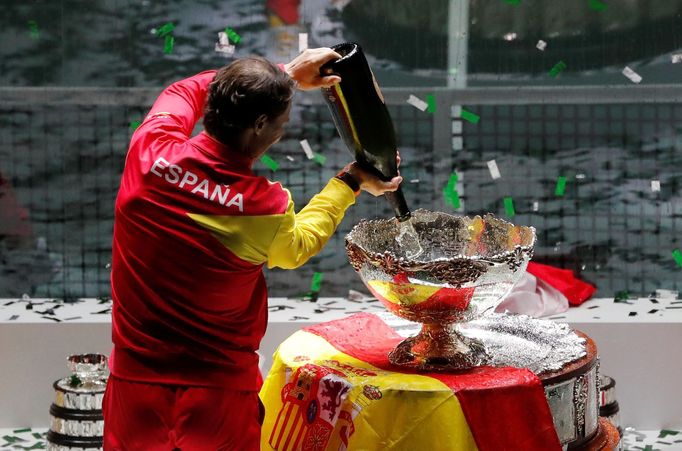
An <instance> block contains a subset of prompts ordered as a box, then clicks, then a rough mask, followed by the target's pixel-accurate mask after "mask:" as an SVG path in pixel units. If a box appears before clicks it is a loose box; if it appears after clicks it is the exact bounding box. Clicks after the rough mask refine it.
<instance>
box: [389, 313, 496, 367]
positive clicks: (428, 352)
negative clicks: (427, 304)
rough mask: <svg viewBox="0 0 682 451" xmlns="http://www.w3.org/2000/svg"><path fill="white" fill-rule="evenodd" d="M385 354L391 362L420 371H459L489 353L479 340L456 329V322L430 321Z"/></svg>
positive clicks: (478, 361)
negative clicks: (440, 322) (415, 333)
mask: <svg viewBox="0 0 682 451" xmlns="http://www.w3.org/2000/svg"><path fill="white" fill-rule="evenodd" d="M388 358H389V360H390V362H391V363H392V364H394V365H399V366H404V367H409V368H413V369H417V370H420V371H461V370H467V369H470V368H473V367H476V366H480V365H484V364H485V363H486V362H487V361H488V359H489V356H488V353H487V352H486V350H485V346H484V345H483V343H482V342H481V341H480V340H477V339H474V338H468V337H465V336H464V335H462V334H461V332H459V330H457V323H449V324H437V323H430V324H423V325H422V328H421V331H419V334H417V335H416V336H414V337H410V338H407V339H405V340H403V341H401V342H400V344H398V346H396V348H395V349H394V350H393V351H391V353H390V354H389V356H388Z"/></svg>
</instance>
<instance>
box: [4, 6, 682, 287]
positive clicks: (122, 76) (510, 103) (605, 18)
mask: <svg viewBox="0 0 682 451" xmlns="http://www.w3.org/2000/svg"><path fill="white" fill-rule="evenodd" d="M0 5H1V6H2V11H3V14H2V16H0V298H2V297H14V296H21V295H23V294H27V295H29V296H31V297H57V298H64V299H67V300H70V299H76V298H80V297H107V296H109V294H110V286H109V261H110V256H111V237H112V232H113V230H112V227H113V206H114V201H115V197H116V193H117V190H118V184H119V179H120V174H121V171H122V168H123V164H124V159H125V155H126V150H127V145H128V142H129V140H130V136H131V134H132V131H133V130H134V128H135V126H136V123H137V122H138V121H141V120H142V119H143V117H144V116H145V115H146V112H147V110H148V109H149V107H150V106H151V103H152V102H153V100H154V99H155V97H156V96H157V95H158V94H159V93H160V91H161V90H162V89H163V88H164V87H165V86H167V85H168V84H170V83H171V82H173V81H175V80H178V79H181V78H184V77H187V76H190V75H193V74H195V73H197V72H200V71H202V70H206V69H209V68H218V67H220V66H223V65H226V64H229V62H230V61H232V60H233V59H234V58H239V57H244V56H248V55H252V54H257V55H262V56H265V57H267V58H269V59H271V60H273V61H275V62H278V63H279V62H287V61H289V60H290V59H291V58H293V57H294V56H295V55H296V54H298V53H299V35H300V34H301V33H306V34H307V40H308V46H309V47H318V46H331V45H334V44H336V43H340V42H344V41H356V42H358V43H360V44H361V46H362V47H363V48H364V50H365V52H366V53H367V55H368V59H369V61H370V64H371V66H372V69H373V70H374V73H375V76H376V78H377V81H378V82H379V84H380V86H381V87H382V88H383V91H384V94H385V97H386V100H387V103H388V105H389V109H390V112H391V115H392V118H393V121H394V123H395V127H396V132H397V134H398V142H399V147H400V152H401V156H402V160H403V164H402V167H401V172H402V175H403V176H404V179H405V183H404V191H405V194H406V197H407V200H408V202H409V204H410V207H411V208H412V209H416V208H427V209H435V210H443V211H449V212H457V213H460V214H483V213H486V212H492V213H495V214H497V215H500V216H502V217H506V218H508V219H510V220H512V221H513V222H515V223H518V224H527V225H532V226H534V227H536V228H537V230H538V238H539V241H538V246H537V249H536V256H535V258H534V260H535V261H539V262H544V263H549V264H552V265H555V266H560V267H563V268H569V269H573V270H574V271H576V273H578V274H579V276H580V277H581V278H583V279H585V280H587V281H589V282H592V283H594V284H595V285H596V286H597V287H598V290H599V291H598V293H597V296H601V297H611V296H613V295H614V294H615V293H616V292H618V291H623V290H627V291H629V292H630V293H632V294H647V293H649V292H651V291H653V290H655V289H657V288H665V289H678V290H679V289H681V288H682V265H680V264H677V263H676V261H675V259H674V257H673V251H674V250H675V249H680V248H682V239H681V237H682V169H680V165H681V163H682V104H681V103H680V101H682V90H681V89H680V88H682V84H681V82H682V42H681V39H682V0H666V1H654V0H604V1H600V0H573V1H571V2H567V1H566V0H471V1H467V0H331V1H330V0H269V1H267V2H266V1H262V0H229V1H224V0H223V1H216V0H203V1H202V0H192V1H188V0H176V1H173V2H160V1H152V0H136V1H132V0H131V1H114V0H112V1H104V0H92V1H63V0H50V1H27V0H21V1H20V0H0ZM167 23H172V24H173V26H174V28H173V30H172V32H170V36H171V37H172V45H169V43H168V38H167V37H162V36H159V34H160V31H159V30H160V29H167V28H168V27H166V28H162V27H164V25H165V24H167ZM228 27H229V28H231V29H232V30H233V31H234V32H236V33H237V34H238V35H239V36H240V37H241V39H240V40H239V42H237V43H234V42H233V44H234V45H235V49H234V52H233V53H229V52H218V51H216V42H217V41H218V33H219V32H220V31H224V30H225V29H226V28H228ZM678 54H679V56H677V55H678ZM626 67H627V68H629V69H630V71H632V72H634V73H635V75H630V78H628V77H626V76H625V75H624V74H623V70H624V69H625V68H626ZM626 72H627V71H626ZM637 76H639V77H641V80H640V79H639V78H638V77H637ZM411 95H414V96H416V97H418V98H420V99H422V100H428V101H429V103H430V107H429V108H428V109H427V110H426V111H421V110H420V109H417V108H415V107H414V106H412V105H411V104H409V103H407V99H408V98H409V97H410V96H411ZM462 111H469V112H472V113H475V114H476V115H478V116H479V117H480V120H479V121H478V122H476V121H475V120H472V119H471V117H470V116H467V117H468V118H469V120H467V119H463V118H462V117H461V116H462V114H461V112H462ZM198 130H199V128H198V129H197V131H198ZM302 139H307V140H308V142H309V143H310V144H311V146H312V147H313V150H314V151H315V152H318V153H320V154H322V155H324V156H325V157H326V161H325V163H324V164H323V165H319V164H317V163H315V162H314V161H312V160H307V159H306V158H305V155H304V153H303V151H302V149H301V147H300V144H299V142H300V140H302ZM269 155H270V156H271V157H272V158H273V159H275V160H276V161H277V162H278V163H279V169H278V170H277V171H276V172H272V171H270V170H269V169H268V168H267V167H265V166H264V165H262V164H261V163H257V164H256V166H255V169H256V171H257V172H258V173H260V174H263V175H266V176H268V177H269V178H271V179H273V180H279V181H282V183H283V184H284V186H285V187H287V188H289V189H290V190H291V192H292V194H293V196H294V199H295V200H296V203H297V206H298V208H301V207H302V206H303V205H305V203H306V202H307V201H308V200H309V199H310V198H311V197H312V196H313V195H314V194H315V193H317V192H318V191H319V190H320V189H321V188H322V186H324V184H325V183H326V181H327V180H328V179H329V178H331V177H332V176H333V175H334V174H335V173H336V172H337V171H338V170H339V169H340V168H341V167H342V166H343V165H345V164H346V163H347V162H348V161H350V159H351V158H350V155H349V154H348V153H347V150H346V149H345V147H344V146H343V144H342V143H341V140H340V139H339V137H338V135H337V133H336V130H335V128H334V125H333V123H332V120H331V115H330V114H329V112H328V110H327V107H326V106H325V105H324V104H323V100H322V98H321V95H320V93H319V92H310V93H298V94H297V96H296V100H295V105H294V109H293V111H292V114H291V122H290V125H289V127H288V129H287V135H286V137H285V139H283V140H282V141H281V142H280V143H278V144H277V145H275V146H274V147H273V148H272V149H271V150H270V152H269ZM287 157H289V158H287ZM291 160H293V161H291ZM491 160H494V161H495V163H496V165H497V167H498V168H499V171H500V174H501V178H497V179H493V178H492V176H491V173H490V171H489V167H488V162H490V161H491ZM453 172H456V173H457V174H458V185H457V191H458V193H459V197H460V199H461V206H460V208H458V209H456V210H455V209H454V208H453V207H452V206H451V205H450V204H448V203H447V202H446V201H445V199H444V196H443V188H445V186H446V185H447V183H448V180H449V178H450V175H451V174H452V173H453ZM560 177H564V178H565V183H566V184H565V191H564V192H563V194H557V190H556V187H557V184H558V181H559V180H560ZM504 198H512V199H513V203H514V210H515V214H514V216H513V217H512V216H511V214H510V212H509V211H508V210H507V209H505V205H504V201H503V199H504ZM390 215H391V212H390V210H389V208H388V204H387V203H386V202H385V201H384V200H383V199H382V198H377V199H375V198H372V197H371V196H369V195H367V194H364V195H363V196H361V197H360V198H359V200H358V202H357V204H356V205H355V206H354V207H352V208H351V210H349V212H348V215H347V216H346V218H345V219H344V221H343V223H342V224H341V226H340V228H339V231H337V233H336V234H335V236H334V237H333V238H332V240H331V241H330V242H329V244H328V245H327V246H326V247H325V249H324V250H323V251H322V252H321V253H320V254H319V255H318V256H316V257H314V258H313V259H311V260H310V261H309V262H308V263H307V264H306V265H305V266H303V267H302V268H299V269H297V270H295V271H293V272H291V271H279V270H276V271H268V274H267V276H266V277H267V279H268V282H269V287H270V296H272V297H274V296H292V297H294V296H300V295H301V294H302V293H305V292H306V291H308V290H309V289H310V281H311V278H312V274H313V272H322V273H323V281H322V289H321V293H320V294H321V296H345V295H346V294H347V293H348V289H349V288H354V289H362V284H361V282H360V280H359V278H358V277H357V276H356V275H355V274H354V272H353V270H352V269H351V267H350V265H349V264H348V261H347V258H346V254H345V250H344V236H345V234H346V233H347V232H348V231H349V230H350V228H351V227H352V226H353V225H354V224H356V223H357V222H358V221H359V220H360V219H362V218H372V217H389V216H390Z"/></svg>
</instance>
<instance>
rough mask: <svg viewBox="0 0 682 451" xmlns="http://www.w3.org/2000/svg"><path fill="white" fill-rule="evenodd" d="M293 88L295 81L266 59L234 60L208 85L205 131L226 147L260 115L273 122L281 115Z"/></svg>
mask: <svg viewBox="0 0 682 451" xmlns="http://www.w3.org/2000/svg"><path fill="white" fill-rule="evenodd" d="M294 88H295V82H294V80H292V79H291V77H289V75H287V74H286V73H285V72H284V71H283V70H281V69H280V68H279V67H277V66H276V65H274V64H273V63H271V62H270V61H268V60H266V59H265V58H260V57H251V58H244V59H239V60H236V61H234V62H232V63H231V64H229V65H228V66H226V67H223V68H222V69H220V70H219V71H218V73H217V74H216V76H215V78H214V79H213V81H212V82H211V84H210V85H209V88H208V96H207V99H206V108H205V110H204V128H205V129H206V131H207V132H208V133H209V134H210V135H212V136H214V137H215V138H216V139H218V141H220V142H222V143H226V144H229V143H231V142H233V140H234V139H235V138H236V136H237V135H239V134H240V133H241V132H242V131H244V130H246V129H247V128H249V127H252V126H253V124H254V122H255V121H256V119H257V118H258V117H259V116H260V115H262V114H265V115H267V117H268V119H274V118H276V117H278V116H279V115H281V114H282V113H284V112H285V111H286V109H287V107H288V106H289V103H290V102H291V98H292V97H293V95H294Z"/></svg>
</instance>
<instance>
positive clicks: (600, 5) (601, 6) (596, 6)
mask: <svg viewBox="0 0 682 451" xmlns="http://www.w3.org/2000/svg"><path fill="white" fill-rule="evenodd" d="M607 7H608V5H607V4H606V3H604V2H601V1H599V0H590V8H591V9H593V10H595V11H604V10H605V9H606V8H607Z"/></svg>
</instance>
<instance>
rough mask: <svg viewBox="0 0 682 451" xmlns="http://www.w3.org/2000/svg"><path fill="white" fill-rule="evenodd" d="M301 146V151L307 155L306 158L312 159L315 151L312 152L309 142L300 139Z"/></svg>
mask: <svg viewBox="0 0 682 451" xmlns="http://www.w3.org/2000/svg"><path fill="white" fill-rule="evenodd" d="M301 147H303V152H305V156H306V157H308V160H312V159H313V158H315V153H314V152H313V149H312V148H311V147H310V144H308V140H307V139H304V140H302V141H301Z"/></svg>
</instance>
